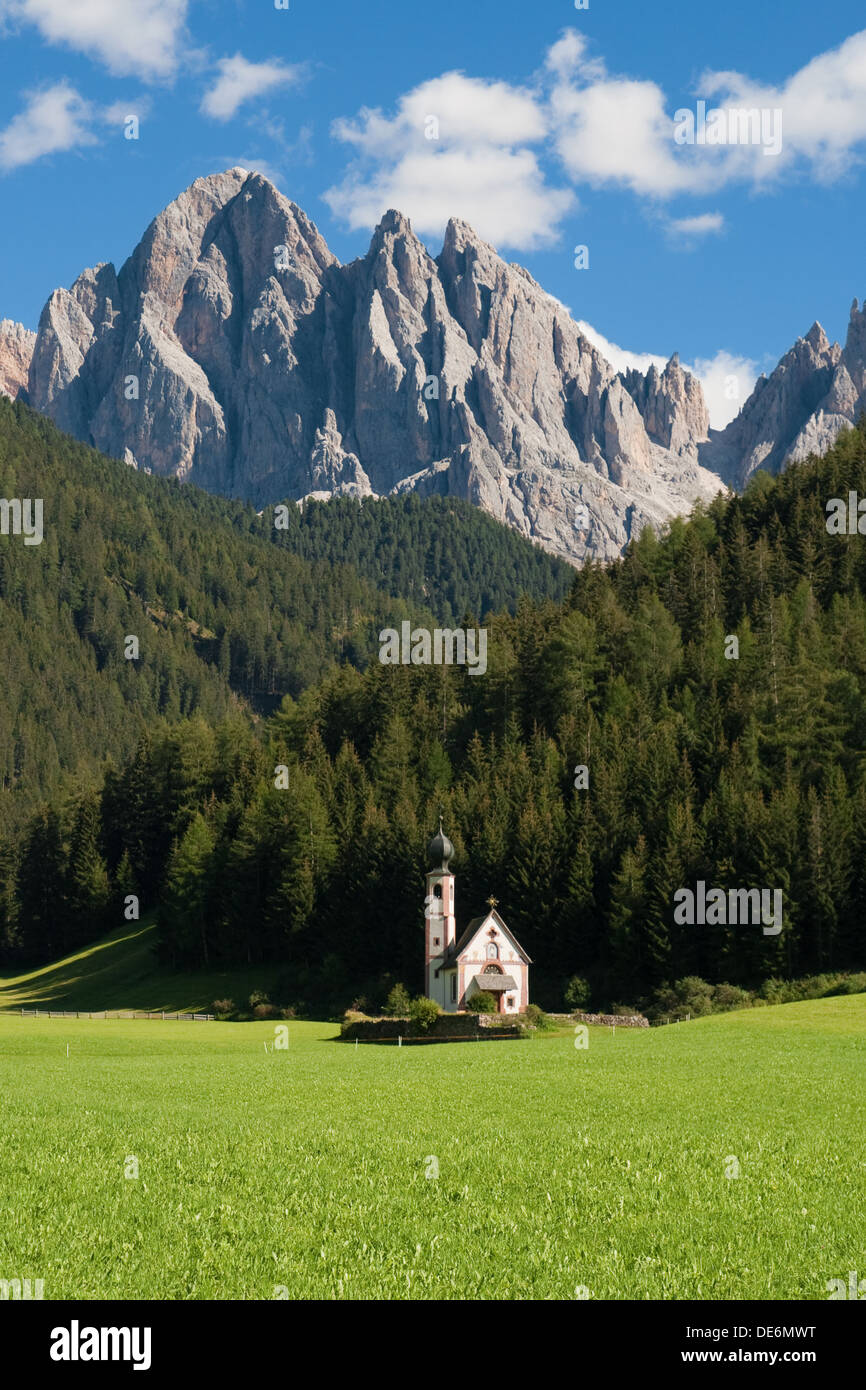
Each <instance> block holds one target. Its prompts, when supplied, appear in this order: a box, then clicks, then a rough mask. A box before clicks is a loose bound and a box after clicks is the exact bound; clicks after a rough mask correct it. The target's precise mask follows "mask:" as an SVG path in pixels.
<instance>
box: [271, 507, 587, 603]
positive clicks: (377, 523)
mask: <svg viewBox="0 0 866 1390" xmlns="http://www.w3.org/2000/svg"><path fill="white" fill-rule="evenodd" d="M287 521H288V526H287V528H286V529H285V530H280V531H277V533H276V535H277V537H278V540H279V543H280V544H281V545H284V546H286V547H287V548H288V549H290V550H291V551H292V552H293V554H295V555H300V556H301V557H302V558H303V559H305V560H327V561H328V563H329V564H332V565H338V564H349V565H351V566H352V568H353V569H354V570H356V571H357V572H358V574H359V575H360V576H361V578H362V579H366V580H368V581H369V583H371V584H375V585H376V587H377V588H379V589H384V590H385V592H386V593H389V594H399V595H400V596H401V598H405V599H409V600H411V601H412V602H414V603H416V604H418V605H420V606H422V607H427V608H432V610H433V612H434V613H435V614H436V615H437V618H438V620H439V622H440V623H443V622H444V623H452V624H457V623H460V622H462V619H463V616H464V614H465V613H477V614H485V613H505V612H510V613H513V612H514V611H515V609H516V607H517V599H518V597H519V595H521V594H525V595H528V596H529V597H530V598H555V599H564V598H565V597H566V595H567V594H568V591H569V589H570V588H571V584H572V581H573V579H574V569H573V568H572V566H571V565H568V564H566V563H565V561H564V560H557V559H555V558H554V557H553V556H552V555H548V554H547V552H546V551H544V550H542V549H541V548H540V546H537V545H534V544H531V543H529V544H527V542H526V541H525V540H523V538H522V537H521V536H518V534H517V533H516V531H512V530H510V529H509V528H508V527H506V526H502V525H500V523H499V522H498V521H494V520H493V518H492V517H491V516H488V515H487V513H486V512H482V511H479V509H478V508H477V507H473V506H472V504H471V503H470V502H464V501H463V500H462V499H461V498H459V497H429V498H426V499H425V500H424V501H422V500H421V499H420V498H418V497H417V496H415V495H414V494H410V495H409V496H408V497H378V498H376V497H366V498H364V499H363V501H358V500H356V499H354V498H350V497H334V498H331V500H330V501H328V502H318V501H308V502H305V503H304V506H303V508H300V507H296V506H294V505H291V506H290V507H289V510H288V516H287Z"/></svg>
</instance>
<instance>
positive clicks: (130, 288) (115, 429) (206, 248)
mask: <svg viewBox="0 0 866 1390" xmlns="http://www.w3.org/2000/svg"><path fill="white" fill-rule="evenodd" d="M0 392H4V393H5V394H7V395H10V396H12V397H13V398H14V397H16V396H17V397H18V398H20V399H23V400H27V401H29V402H30V403H31V404H32V405H33V406H34V407H35V408H36V409H38V410H39V411H41V412H42V413H44V414H47V415H48V416H49V417H50V418H52V419H53V420H54V421H55V423H57V424H58V425H59V426H60V428H61V429H63V430H65V431H66V432H68V433H70V434H72V435H74V436H75V437H76V438H78V439H81V440H82V441H83V442H85V443H89V444H91V445H93V446H94V447H97V448H98V449H100V451H101V452H103V453H107V454H109V455H111V456H113V457H115V458H120V459H123V460H125V462H127V463H128V464H130V465H131V466H134V467H136V468H142V469H143V470H145V471H150V472H154V473H157V474H161V475H167V476H174V477H178V478H180V479H181V480H184V481H187V480H188V481H193V482H196V483H198V484H199V485H200V486H202V487H204V488H206V489H207V490H209V491H212V492H215V493H218V494H221V495H224V496H227V497H237V498H242V499H244V500H250V501H252V502H254V503H255V505H257V506H262V505H266V504H269V503H271V502H275V501H277V500H283V499H285V498H294V499H296V500H301V499H303V498H305V497H313V498H316V499H325V498H328V497H332V496H349V497H365V496H387V495H403V494H407V493H416V494H417V495H419V496H421V497H426V496H431V495H444V496H456V497H460V498H463V499H464V500H467V501H470V502H472V503H473V504H474V505H476V506H479V507H481V508H482V509H483V510H485V511H487V512H488V513H489V514H491V515H492V516H494V517H495V518H496V519H497V520H499V521H503V522H505V523H506V524H508V525H510V526H512V527H513V528H514V529H516V530H517V531H519V532H520V533H522V534H523V535H524V536H526V537H528V538H530V539H532V540H535V541H537V542H539V543H540V544H541V545H543V546H544V547H545V548H546V549H547V550H549V551H551V552H552V553H554V554H557V555H559V556H562V557H563V558H566V559H568V560H569V561H571V562H572V563H575V562H576V563H581V562H582V561H584V560H586V559H602V560H605V559H612V558H615V557H616V556H617V555H619V554H621V553H622V552H623V550H624V549H625V547H626V545H627V544H628V542H629V541H630V540H631V539H634V538H635V537H636V536H637V535H638V534H639V533H640V531H641V530H642V529H643V527H644V526H646V525H653V526H654V527H655V528H656V529H659V528H660V527H661V526H662V525H663V524H664V523H666V522H668V521H670V520H672V519H673V517H674V516H676V515H680V514H682V513H684V512H688V511H690V510H691V508H692V506H693V505H694V503H695V502H697V501H704V502H707V501H709V500H710V499H711V497H712V496H713V495H715V493H716V492H717V491H719V490H721V489H723V488H724V487H731V488H734V489H737V490H742V488H743V487H745V485H746V483H747V482H748V480H749V478H750V477H751V475H752V473H753V472H754V471H755V470H756V469H757V468H764V469H765V470H767V471H769V472H771V473H774V472H778V471H779V469H780V468H782V467H783V466H784V464H785V462H786V461H787V460H789V459H791V460H794V461H797V460H801V459H803V458H805V457H807V456H808V455H809V453H812V452H816V453H821V452H823V451H824V450H825V449H826V448H827V447H829V445H830V444H832V443H833V441H834V440H835V438H836V437H837V435H838V433H839V431H840V430H841V429H843V428H844V427H845V426H848V425H852V424H854V423H855V421H856V420H857V418H858V416H859V414H860V413H861V412H862V411H863V409H864V408H866V305H864V308H863V310H862V311H861V310H860V308H859V305H858V301H857V300H856V299H855V300H854V305H853V308H852V311H851V322H850V325H849V331H848V338H847V341H846V344H845V347H844V348H843V347H840V346H839V344H831V343H830V342H829V340H828V339H827V337H826V334H825V333H824V330H823V329H822V328H821V326H820V324H818V323H815V324H813V325H812V327H811V328H810V330H809V332H808V333H807V334H806V335H805V337H803V338H799V339H798V340H797V341H796V343H795V344H794V345H793V347H792V348H791V349H790V350H789V351H788V352H787V353H786V354H785V355H784V356H783V357H782V359H781V360H780V362H779V364H778V365H777V367H776V368H775V369H774V371H773V372H772V373H771V374H770V376H769V377H764V376H762V377H760V378H759V379H758V381H757V383H756V385H755V387H754V390H753V391H752V393H751V395H750V396H749V398H748V400H747V401H746V402H745V403H744V405H743V407H742V409H741V410H740V412H739V414H738V415H737V416H736V417H735V418H734V420H732V421H731V422H730V423H729V424H728V425H727V426H726V427H725V429H723V430H715V429H712V428H711V427H710V423H709V415H708V412H707V408H706V402H705V400H704V396H703V391H702V389H701V385H700V382H699V381H698V380H697V379H696V378H695V377H694V376H692V375H691V374H690V373H689V372H688V371H686V370H684V369H683V368H682V366H681V365H680V361H679V356H678V354H677V353H674V354H673V355H672V356H671V358H670V359H669V360H668V362H667V364H666V365H665V367H664V368H663V369H662V370H661V371H659V369H658V368H657V367H655V366H651V367H650V368H649V370H648V371H647V372H646V373H641V372H640V371H638V370H636V369H634V368H630V369H627V370H625V371H623V372H617V371H616V370H615V369H614V367H613V366H612V365H611V364H610V362H608V361H607V359H606V358H605V357H604V356H603V354H602V353H601V352H600V351H599V349H598V348H596V347H595V345H594V344H592V343H591V342H590V341H589V339H588V338H587V337H586V336H585V335H584V334H583V333H582V331H581V329H580V326H579V325H578V324H577V323H576V322H575V320H574V319H572V317H571V315H570V313H569V312H568V310H566V309H565V307H564V306H563V305H561V304H560V303H559V301H558V300H556V299H554V297H553V296H551V295H549V294H548V293H547V292H546V291H545V290H544V289H543V287H542V286H540V285H539V284H538V283H537V282H536V281H535V280H534V279H533V277H532V276H531V274H530V273H529V272H528V271H527V270H526V269H525V268H524V267H522V266H519V265H517V264H514V263H511V264H509V263H506V262H505V261H504V260H503V259H502V258H501V257H500V256H499V255H498V254H497V253H496V251H495V250H494V249H493V248H492V247H491V246H489V245H488V244H487V243H486V242H484V241H483V240H481V238H479V237H478V236H477V235H476V234H475V232H474V231H473V230H472V228H471V227H470V226H469V225H468V224H467V223H466V222H464V221H462V220H460V219H459V218H452V219H451V220H450V221H449V222H448V225H447V228H446V232H445V238H444V242H443V246H442V250H441V252H440V254H439V255H438V256H437V257H433V256H431V254H430V253H429V252H428V250H427V249H426V247H425V246H424V245H423V244H422V243H421V241H419V239H418V238H417V237H416V236H415V234H414V232H413V231H412V226H411V222H410V221H409V219H408V218H407V217H406V216H405V215H404V214H403V213H401V212H399V211H397V210H395V209H391V210H389V211H387V212H386V213H385V215H384V216H383V217H382V219H381V221H380V222H379V225H378V226H377V227H376V228H375V230H374V232H373V235H372V238H371V242H370V246H369V249H368V251H367V252H366V254H365V255H364V256H361V257H359V258H357V259H356V260H354V261H351V262H349V263H348V264H346V265H342V264H341V263H340V262H339V260H338V259H337V258H336V257H335V256H334V255H333V253H332V252H331V251H330V249H329V248H328V246H327V244H326V242H325V241H324V238H323V237H322V236H321V234H320V233H319V231H318V229H317V228H316V226H315V224H314V223H313V222H312V221H311V220H310V219H309V218H308V217H307V215H306V213H304V211H303V210H302V209H301V208H300V207H299V206H298V205H297V204H296V203H294V202H292V201H291V200H290V199H288V198H286V197H284V196H283V194H281V193H280V192H279V191H278V190H277V189H276V188H275V187H274V185H273V184H271V183H270V182H269V181H268V180H267V179H266V178H264V177H263V176H262V175H260V174H256V173H250V172H249V171H247V170H245V169H243V168H240V167H236V168H233V169H230V170H227V171H225V172H223V173H220V174H214V175H210V176H208V177H206V178H201V179H197V180H196V181H195V182H194V183H193V184H192V185H191V186H190V187H189V188H188V189H186V190H185V191H184V192H183V193H181V194H180V195H179V196H178V197H177V198H176V199H175V200H174V201H173V202H171V203H170V204H169V205H168V206H167V207H166V208H165V209H163V211H162V212H161V213H159V214H158V216H157V217H156V218H154V220H153V221H152V222H151V224H150V226H149V227H148V229H147V230H146V232H145V234H144V236H143V238H142V240H141V241H140V243H139V244H138V246H137V247H136V249H135V250H134V251H133V253H132V255H131V256H130V257H129V258H128V259H127V261H126V262H125V263H124V264H123V265H122V266H121V268H120V270H119V271H118V270H116V269H115V267H114V266H113V265H112V264H110V263H102V264H100V265H97V266H95V267H93V268H91V269H88V270H85V271H83V272H82V274H81V275H80V276H79V277H78V279H77V280H76V281H75V283H74V284H73V286H72V287H71V289H69V290H65V289H58V290H55V291H54V293H53V294H52V295H51V296H50V298H49V300H48V302H47V304H46V306H45V308H44V310H43V312H42V315H41V318H40V323H39V330H38V332H37V334H35V335H33V334H30V333H28V331H27V330H26V329H23V328H21V327H20V325H15V324H11V323H9V322H8V321H6V320H4V321H3V322H2V324H0Z"/></svg>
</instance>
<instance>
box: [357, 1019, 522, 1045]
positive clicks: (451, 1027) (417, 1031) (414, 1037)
mask: <svg viewBox="0 0 866 1390" xmlns="http://www.w3.org/2000/svg"><path fill="white" fill-rule="evenodd" d="M500 1017H502V1016H501V1015H499V1014H469V1013H466V1014H440V1015H439V1017H438V1018H437V1019H436V1020H435V1021H434V1023H433V1024H432V1025H431V1027H430V1028H426V1029H424V1028H419V1027H418V1025H417V1023H415V1022H414V1020H413V1019H410V1018H364V1019H352V1020H351V1021H349V1020H347V1021H346V1022H345V1023H344V1024H343V1026H342V1028H341V1029H340V1037H341V1038H342V1039H343V1040H344V1041H345V1042H353V1041H354V1040H355V1039H356V1038H357V1039H358V1041H359V1042H396V1041H397V1039H398V1038H402V1039H403V1041H404V1043H410V1042H411V1043H416V1042H469V1041H471V1040H473V1039H474V1040H476V1041H477V1040H478V1039H481V1038H484V1039H488V1038H519V1037H520V1036H521V1032H522V1030H521V1028H520V1026H519V1025H518V1024H516V1023H511V1024H507V1023H499V1021H498V1020H499V1018H500Z"/></svg>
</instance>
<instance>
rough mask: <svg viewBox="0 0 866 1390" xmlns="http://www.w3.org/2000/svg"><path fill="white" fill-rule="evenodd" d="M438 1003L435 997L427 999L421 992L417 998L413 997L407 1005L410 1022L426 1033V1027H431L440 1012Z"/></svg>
mask: <svg viewBox="0 0 866 1390" xmlns="http://www.w3.org/2000/svg"><path fill="white" fill-rule="evenodd" d="M441 1012H442V1011H441V1009H440V1008H439V1005H438V1004H437V1003H436V1000H435V999H427V998H426V997H425V996H424V995H423V994H421V995H419V996H418V998H417V999H413V1000H412V1002H411V1004H410V1005H409V1017H410V1018H411V1019H412V1022H413V1023H415V1024H416V1025H417V1027H418V1028H420V1029H421V1031H422V1033H426V1032H427V1030H428V1028H432V1027H433V1024H434V1023H435V1022H436V1020H437V1018H438V1017H439V1015H440V1013H441Z"/></svg>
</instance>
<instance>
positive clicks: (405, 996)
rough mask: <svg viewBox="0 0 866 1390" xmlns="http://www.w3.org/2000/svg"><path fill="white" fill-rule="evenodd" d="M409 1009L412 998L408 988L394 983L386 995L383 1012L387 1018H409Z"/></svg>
mask: <svg viewBox="0 0 866 1390" xmlns="http://www.w3.org/2000/svg"><path fill="white" fill-rule="evenodd" d="M411 1009H412V1000H411V998H410V997H409V991H408V989H407V988H406V986H405V985H401V984H396V985H395V986H394V988H393V989H392V990H391V993H390V994H389V995H388V1002H387V1004H386V1005H385V1013H386V1014H388V1016H389V1018H409V1016H410V1013H411Z"/></svg>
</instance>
